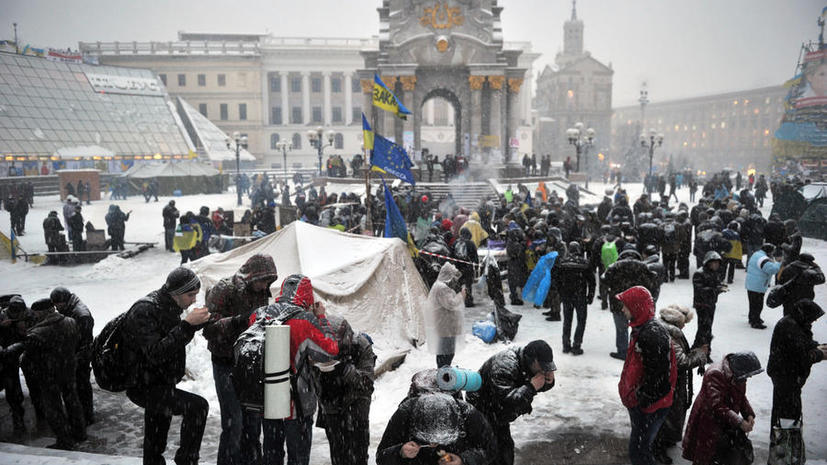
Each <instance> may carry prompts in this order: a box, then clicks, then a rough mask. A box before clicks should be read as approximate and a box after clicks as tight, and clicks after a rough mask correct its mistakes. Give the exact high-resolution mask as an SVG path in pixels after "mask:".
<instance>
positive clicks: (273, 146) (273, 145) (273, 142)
mask: <svg viewBox="0 0 827 465" xmlns="http://www.w3.org/2000/svg"><path fill="white" fill-rule="evenodd" d="M278 142H279V135H278V133H273V134H270V150H276V144H278Z"/></svg>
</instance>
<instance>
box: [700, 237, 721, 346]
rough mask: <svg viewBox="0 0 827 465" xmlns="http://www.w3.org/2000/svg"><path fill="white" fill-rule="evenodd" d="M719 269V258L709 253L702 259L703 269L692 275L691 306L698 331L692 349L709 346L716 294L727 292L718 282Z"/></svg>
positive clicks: (715, 253) (716, 253)
mask: <svg viewBox="0 0 827 465" xmlns="http://www.w3.org/2000/svg"><path fill="white" fill-rule="evenodd" d="M720 267H721V256H720V255H718V252H714V251H710V252H707V253H706V257H704V263H703V267H702V268H701V269H699V270H697V271H695V274H693V275H692V289H693V295H692V305H693V307H695V310H696V311H697V312H698V331H697V332H696V333H695V341H694V342H693V343H692V347H693V348H695V347H701V346H703V345H705V344H706V345H711V342H712V322H713V321H714V320H715V306H716V304H717V303H718V294H720V293H722V292H726V291H727V287H726V286H725V285H723V284H721V281H720V280H719V275H718V270H719V269H720Z"/></svg>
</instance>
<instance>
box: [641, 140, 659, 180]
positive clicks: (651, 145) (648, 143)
mask: <svg viewBox="0 0 827 465" xmlns="http://www.w3.org/2000/svg"><path fill="white" fill-rule="evenodd" d="M661 145H663V134H661V133H658V132H657V131H655V130H654V129H649V136H648V137H647V136H646V134H641V135H640V146H641V147H643V148H645V149H649V176H650V177H651V176H652V158H653V157H654V155H655V146H657V147H660V146H661Z"/></svg>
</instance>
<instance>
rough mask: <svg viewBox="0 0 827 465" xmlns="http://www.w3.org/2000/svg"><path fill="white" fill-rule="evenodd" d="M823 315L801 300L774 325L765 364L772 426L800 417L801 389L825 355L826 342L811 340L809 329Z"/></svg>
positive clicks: (810, 329)
mask: <svg viewBox="0 0 827 465" xmlns="http://www.w3.org/2000/svg"><path fill="white" fill-rule="evenodd" d="M823 315H824V310H822V309H821V307H820V306H819V305H818V304H816V303H815V302H813V301H812V300H809V299H802V300H799V301H798V302H797V303H796V304H795V307H794V308H793V311H792V312H791V313H790V314H789V315H787V316H785V317H784V318H781V320H779V321H778V323H777V324H776V325H775V329H774V330H773V332H772V342H770V359H769V362H768V363H767V374H768V375H769V376H770V379H772V419H771V422H770V425H772V426H776V425H778V420H779V418H786V419H790V420H799V419H802V418H801V417H802V411H801V389H802V388H803V387H804V384H805V383H806V382H807V378H808V377H809V376H810V368H811V367H812V366H813V365H814V364H816V363H818V362H820V361H822V360H824V359H825V358H827V344H821V345H819V344H818V342H816V341H814V340H813V331H812V325H813V323H815V321H816V320H818V319H819V318H821V317H822V316H823ZM773 439H774V438H771V440H770V445H771V447H772V444H773V443H774V441H773Z"/></svg>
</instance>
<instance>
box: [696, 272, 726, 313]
mask: <svg viewBox="0 0 827 465" xmlns="http://www.w3.org/2000/svg"><path fill="white" fill-rule="evenodd" d="M719 277H720V275H719V274H718V273H717V272H714V271H712V270H710V269H709V268H708V267H707V266H706V264H704V267H703V268H701V269H700V270H697V271H695V274H693V275H692V290H693V294H692V304H693V306H694V307H695V308H711V307H715V305H716V304H717V303H718V294H720V293H721V291H722V289H723V287H722V285H721V281H720V280H719Z"/></svg>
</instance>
